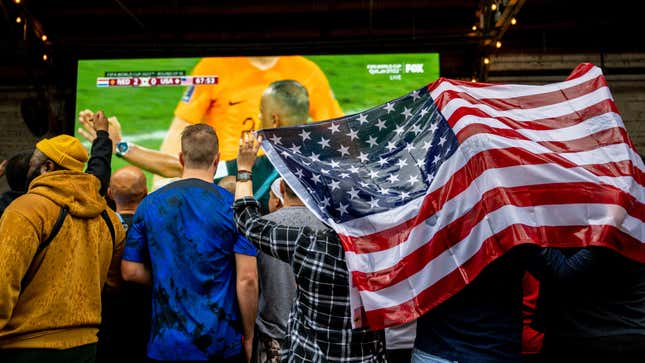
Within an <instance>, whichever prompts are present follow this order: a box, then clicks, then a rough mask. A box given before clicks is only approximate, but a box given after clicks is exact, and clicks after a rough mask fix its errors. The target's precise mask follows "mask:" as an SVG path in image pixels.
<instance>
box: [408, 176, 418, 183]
mask: <svg viewBox="0 0 645 363" xmlns="http://www.w3.org/2000/svg"><path fill="white" fill-rule="evenodd" d="M418 181H419V177H418V176H417V175H410V179H408V183H410V185H414V183H417V182H418Z"/></svg>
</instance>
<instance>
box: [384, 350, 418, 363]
mask: <svg viewBox="0 0 645 363" xmlns="http://www.w3.org/2000/svg"><path fill="white" fill-rule="evenodd" d="M386 354H387V361H388V363H410V361H411V360H412V349H388V350H387V351H386Z"/></svg>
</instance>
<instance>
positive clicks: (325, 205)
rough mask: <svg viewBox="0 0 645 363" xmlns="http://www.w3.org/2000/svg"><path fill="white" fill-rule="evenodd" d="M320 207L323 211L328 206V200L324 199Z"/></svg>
mask: <svg viewBox="0 0 645 363" xmlns="http://www.w3.org/2000/svg"><path fill="white" fill-rule="evenodd" d="M320 206H321V207H322V208H323V209H325V208H327V207H328V206H329V198H327V197H325V198H323V200H321V201H320Z"/></svg>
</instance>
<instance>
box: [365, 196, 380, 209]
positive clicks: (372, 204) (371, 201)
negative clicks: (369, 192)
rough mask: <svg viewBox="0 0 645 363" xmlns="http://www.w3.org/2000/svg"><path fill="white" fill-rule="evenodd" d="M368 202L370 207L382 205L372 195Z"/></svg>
mask: <svg viewBox="0 0 645 363" xmlns="http://www.w3.org/2000/svg"><path fill="white" fill-rule="evenodd" d="M367 203H369V205H370V208H379V207H380V205H378V199H374V197H372V200H370V201H369V202H367Z"/></svg>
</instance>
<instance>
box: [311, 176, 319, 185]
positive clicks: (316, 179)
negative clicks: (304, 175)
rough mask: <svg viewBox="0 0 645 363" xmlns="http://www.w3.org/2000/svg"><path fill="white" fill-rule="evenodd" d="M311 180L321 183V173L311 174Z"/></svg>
mask: <svg viewBox="0 0 645 363" xmlns="http://www.w3.org/2000/svg"><path fill="white" fill-rule="evenodd" d="M311 180H312V181H313V182H314V185H316V184H317V183H320V175H318V174H313V175H312V176H311Z"/></svg>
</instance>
